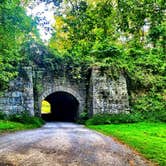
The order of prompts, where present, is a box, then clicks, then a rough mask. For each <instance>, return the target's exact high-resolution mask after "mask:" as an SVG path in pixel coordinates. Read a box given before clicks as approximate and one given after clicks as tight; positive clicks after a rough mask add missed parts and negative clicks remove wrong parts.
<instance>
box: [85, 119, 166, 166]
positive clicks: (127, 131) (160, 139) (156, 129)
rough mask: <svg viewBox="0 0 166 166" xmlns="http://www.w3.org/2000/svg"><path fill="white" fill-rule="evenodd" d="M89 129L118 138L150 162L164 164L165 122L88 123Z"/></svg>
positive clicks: (165, 155)
mask: <svg viewBox="0 0 166 166" xmlns="http://www.w3.org/2000/svg"><path fill="white" fill-rule="evenodd" d="M87 127H88V128H90V129H93V130H96V131H99V132H101V133H103V134H106V135H111V136H113V137H116V138H118V139H119V140H120V141H122V142H124V143H126V144H128V145H129V146H131V147H132V148H134V149H135V150H137V151H138V152H140V153H142V154H143V155H144V156H145V157H146V158H147V159H150V160H151V161H152V162H155V163H156V162H157V163H158V164H159V165H161V166H165V165H166V123H160V122H158V123H151V122H141V123H132V124H111V125H89V126H87Z"/></svg>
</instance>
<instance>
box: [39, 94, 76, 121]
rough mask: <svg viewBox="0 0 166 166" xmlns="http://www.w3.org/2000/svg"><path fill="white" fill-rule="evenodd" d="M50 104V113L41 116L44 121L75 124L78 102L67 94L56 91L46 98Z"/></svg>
mask: <svg viewBox="0 0 166 166" xmlns="http://www.w3.org/2000/svg"><path fill="white" fill-rule="evenodd" d="M44 100H46V101H47V102H48V103H50V109H51V110H50V113H48V114H42V113H41V117H42V118H43V119H44V120H45V121H63V122H75V121H76V120H77V119H78V116H79V101H78V100H77V98H76V97H75V96H73V95H72V94H70V93H68V92H64V91H57V92H54V93H51V94H50V95H48V96H46V97H45V99H44Z"/></svg>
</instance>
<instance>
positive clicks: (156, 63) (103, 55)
mask: <svg viewBox="0 0 166 166" xmlns="http://www.w3.org/2000/svg"><path fill="white" fill-rule="evenodd" d="M41 2H45V3H46V4H50V3H53V4H54V6H55V9H56V10H55V12H54V19H55V22H54V25H52V29H53V30H52V33H51V38H50V39H49V40H48V42H44V41H43V40H42V39H41V35H40V33H39V30H38V24H39V20H40V19H39V17H37V16H36V17H30V16H28V15H27V12H26V11H27V10H26V9H27V7H31V8H33V6H34V5H35V3H36V2H35V1H31V0H29V1H28V0H1V1H0V89H1V91H2V90H4V89H5V88H6V87H7V85H8V82H9V81H10V80H12V79H13V78H15V77H16V76H17V74H18V71H19V68H20V66H21V65H25V64H26V65H28V64H30V62H29V61H30V58H35V57H31V56H30V55H29V54H28V51H27V47H28V45H29V44H32V43H34V42H35V43H38V44H39V45H41V47H46V48H47V49H48V50H50V52H51V53H52V55H53V56H52V57H51V59H48V58H47V62H48V61H49V62H50V63H51V66H53V67H54V66H55V65H56V64H55V63H57V62H58V63H60V62H61V61H65V63H69V64H70V63H72V65H73V66H75V67H76V69H75V71H73V72H75V74H76V77H77V78H80V77H81V75H80V72H81V69H80V66H85V65H86V68H88V67H92V66H100V67H101V68H103V69H106V68H109V69H110V70H109V72H110V74H111V75H113V76H116V75H117V74H118V73H120V72H121V73H123V74H124V75H125V77H126V78H127V83H128V92H129V96H130V98H129V99H130V106H131V111H132V112H137V113H138V112H139V113H141V115H142V117H143V118H145V119H147V118H150V119H154V120H155V119H158V120H162V121H166V113H165V108H166V102H165V101H166V83H165V81H166V75H165V72H166V63H165V60H166V6H165V2H164V0H157V1H156V0H141V1H140V0H139V1H138V0H134V1H131V0H127V1H124V0H102V1H100V0H93V1H92V0H74V1H71V0H64V1H62V0H59V1H58V0H52V1H49V0H38V1H37V3H41ZM40 21H41V20H40ZM42 26H45V22H44V20H43V22H42ZM47 29H48V30H49V28H47ZM37 59H39V60H41V61H46V60H45V59H42V57H37V58H36V60H37ZM86 68H84V70H85V71H84V72H87V71H86Z"/></svg>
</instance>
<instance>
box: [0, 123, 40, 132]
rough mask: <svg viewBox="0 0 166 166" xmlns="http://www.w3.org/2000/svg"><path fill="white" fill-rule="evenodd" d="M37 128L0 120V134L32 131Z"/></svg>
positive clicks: (34, 125)
mask: <svg viewBox="0 0 166 166" xmlns="http://www.w3.org/2000/svg"><path fill="white" fill-rule="evenodd" d="M37 127H39V126H37V125H36V124H22V123H18V122H10V121H5V120H0V134H1V133H4V132H11V131H18V130H25V129H33V128H37Z"/></svg>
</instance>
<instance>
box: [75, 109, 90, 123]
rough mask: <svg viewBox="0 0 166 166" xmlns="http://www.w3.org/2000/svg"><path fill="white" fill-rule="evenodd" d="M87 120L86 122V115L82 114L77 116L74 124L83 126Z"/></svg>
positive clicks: (85, 113)
mask: <svg viewBox="0 0 166 166" xmlns="http://www.w3.org/2000/svg"><path fill="white" fill-rule="evenodd" d="M87 120H88V113H87V112H82V113H81V114H80V116H79V119H78V120H77V121H76V122H77V123H79V124H85V122H86V121H87Z"/></svg>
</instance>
